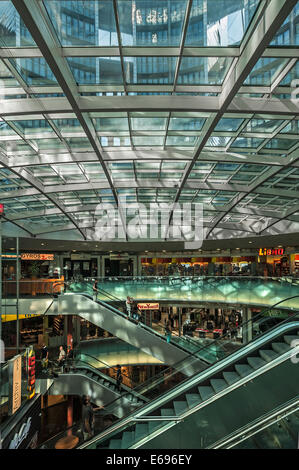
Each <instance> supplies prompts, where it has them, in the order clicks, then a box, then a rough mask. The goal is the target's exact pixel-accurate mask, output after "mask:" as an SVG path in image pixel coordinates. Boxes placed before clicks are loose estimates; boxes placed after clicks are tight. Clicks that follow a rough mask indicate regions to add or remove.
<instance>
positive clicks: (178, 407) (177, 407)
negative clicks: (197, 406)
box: [173, 401, 189, 416]
mask: <svg viewBox="0 0 299 470" xmlns="http://www.w3.org/2000/svg"><path fill="white" fill-rule="evenodd" d="M173 407H174V411H175V415H176V416H179V415H181V414H182V413H184V412H185V411H187V410H188V409H189V407H188V403H187V402H186V401H174V402H173Z"/></svg>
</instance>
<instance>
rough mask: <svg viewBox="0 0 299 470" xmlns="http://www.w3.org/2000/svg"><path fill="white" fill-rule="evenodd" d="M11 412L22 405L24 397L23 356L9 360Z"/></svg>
mask: <svg viewBox="0 0 299 470" xmlns="http://www.w3.org/2000/svg"><path fill="white" fill-rule="evenodd" d="M9 368H10V372H9V388H10V393H9V412H10V413H9V414H11V415H13V414H14V413H15V412H16V411H17V410H18V409H19V408H20V406H21V398H22V356H21V355H18V356H16V357H14V358H13V359H11V360H10V361H9Z"/></svg>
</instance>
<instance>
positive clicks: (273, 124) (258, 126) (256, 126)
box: [243, 119, 284, 134]
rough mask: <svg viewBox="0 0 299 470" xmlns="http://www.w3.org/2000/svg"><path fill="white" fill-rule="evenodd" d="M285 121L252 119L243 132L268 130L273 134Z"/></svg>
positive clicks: (267, 131)
mask: <svg viewBox="0 0 299 470" xmlns="http://www.w3.org/2000/svg"><path fill="white" fill-rule="evenodd" d="M283 122H284V121H283V120H282V119H251V121H250V122H249V123H248V124H247V126H246V127H245V129H243V132H266V133H270V134H272V133H273V132H274V131H275V130H276V129H277V128H278V127H279V126H280V125H281V124H282V123H283Z"/></svg>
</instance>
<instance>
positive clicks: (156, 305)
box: [137, 303, 159, 310]
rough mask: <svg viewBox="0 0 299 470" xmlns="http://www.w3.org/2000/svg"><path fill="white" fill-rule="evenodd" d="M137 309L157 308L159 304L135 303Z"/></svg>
mask: <svg viewBox="0 0 299 470" xmlns="http://www.w3.org/2000/svg"><path fill="white" fill-rule="evenodd" d="M137 307H138V309H139V310H159V304H158V303H156V304H154V303H149V304H145V303H144V304H137Z"/></svg>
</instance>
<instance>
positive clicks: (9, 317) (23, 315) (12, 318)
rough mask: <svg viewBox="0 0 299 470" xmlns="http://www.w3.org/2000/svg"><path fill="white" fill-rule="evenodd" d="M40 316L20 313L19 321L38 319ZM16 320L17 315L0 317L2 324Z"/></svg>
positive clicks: (6, 314)
mask: <svg viewBox="0 0 299 470" xmlns="http://www.w3.org/2000/svg"><path fill="white" fill-rule="evenodd" d="M40 316H41V315H40V314H39V313H22V314H21V315H19V320H24V319H26V318H33V317H40ZM17 319H18V317H17V315H16V314H15V313H12V314H10V313H5V314H4V313H3V314H2V315H1V320H2V323H4V322H6V321H16V320H17Z"/></svg>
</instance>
